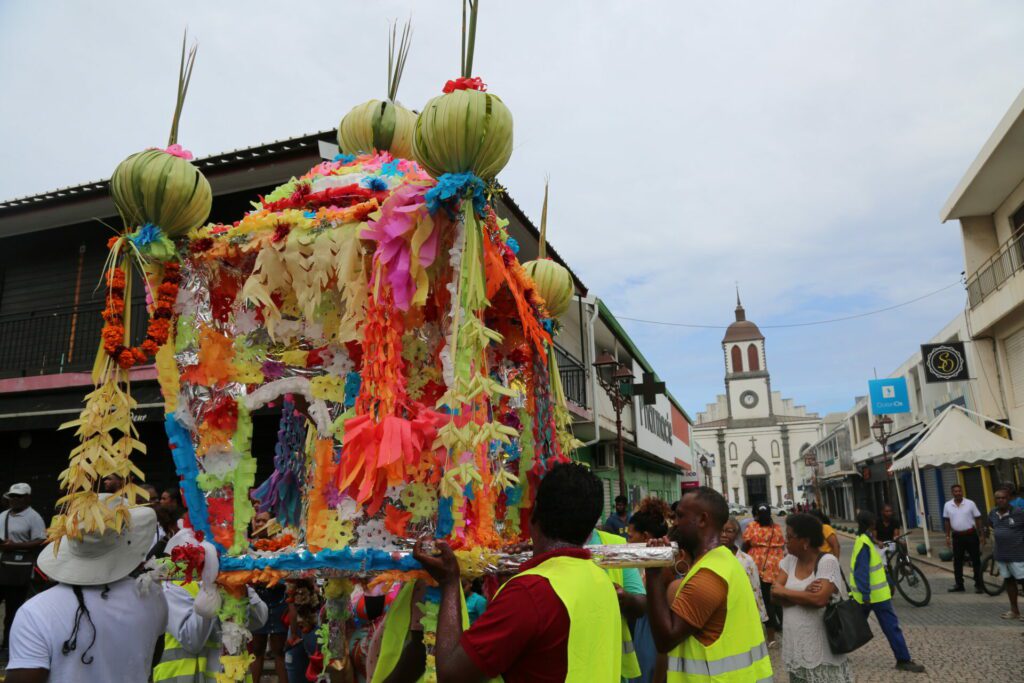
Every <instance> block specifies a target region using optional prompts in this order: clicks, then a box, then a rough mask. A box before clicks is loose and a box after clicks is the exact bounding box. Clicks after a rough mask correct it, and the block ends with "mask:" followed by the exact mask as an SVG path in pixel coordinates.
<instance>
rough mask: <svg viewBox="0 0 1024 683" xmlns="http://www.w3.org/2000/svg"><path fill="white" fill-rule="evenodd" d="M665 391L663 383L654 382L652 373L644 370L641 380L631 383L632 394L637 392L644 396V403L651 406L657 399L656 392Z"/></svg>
mask: <svg viewBox="0 0 1024 683" xmlns="http://www.w3.org/2000/svg"><path fill="white" fill-rule="evenodd" d="M664 393H665V383H664V382H655V381H654V373H651V372H645V373H644V378H643V381H641V382H637V383H636V384H634V385H633V395H634V396H635V395H637V394H639V395H640V396H643V398H644V405H645V406H651V405H654V402H655V401H656V400H657V399H658V394H664Z"/></svg>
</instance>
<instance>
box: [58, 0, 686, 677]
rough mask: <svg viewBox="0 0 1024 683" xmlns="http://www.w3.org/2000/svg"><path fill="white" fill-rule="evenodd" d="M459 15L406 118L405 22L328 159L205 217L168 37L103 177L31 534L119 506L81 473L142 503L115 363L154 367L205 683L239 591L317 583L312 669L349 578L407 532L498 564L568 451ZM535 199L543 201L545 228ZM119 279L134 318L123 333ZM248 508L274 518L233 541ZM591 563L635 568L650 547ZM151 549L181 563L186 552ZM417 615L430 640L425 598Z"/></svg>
mask: <svg viewBox="0 0 1024 683" xmlns="http://www.w3.org/2000/svg"><path fill="white" fill-rule="evenodd" d="M469 4H470V8H469V17H468V28H466V29H465V30H464V47H463V55H464V57H463V68H462V74H461V76H460V77H459V78H457V79H454V80H451V81H448V82H447V83H446V84H445V86H444V89H443V93H442V94H440V95H439V96H437V97H435V98H434V99H432V100H430V101H429V102H428V103H427V104H426V106H425V107H424V108H423V111H422V112H421V113H420V114H419V115H418V116H417V115H416V114H415V113H413V112H411V111H410V110H408V109H406V108H404V107H402V106H401V105H400V104H399V103H398V102H397V100H396V97H397V91H398V83H399V79H400V77H401V72H402V68H403V66H404V63H405V60H406V56H407V54H408V49H409V33H408V26H406V29H405V31H404V32H403V34H402V36H401V38H400V39H399V38H398V36H397V34H396V32H395V31H393V32H392V34H391V46H390V50H389V56H390V59H389V65H390V68H389V78H388V97H387V99H385V100H370V101H369V102H366V103H364V104H361V105H359V106H357V107H355V108H354V109H353V110H352V111H350V112H349V113H348V114H346V115H345V117H344V118H343V119H342V121H341V124H340V125H339V128H338V142H339V147H340V149H341V153H340V154H338V155H337V157H335V158H334V159H333V160H330V161H324V162H323V163H320V164H318V165H317V166H315V167H313V168H312V169H310V170H309V171H308V172H307V173H305V174H304V175H302V176H301V177H298V178H292V179H291V180H290V181H288V182H287V183H285V184H283V185H281V186H280V187H278V188H276V189H275V190H274V191H273V192H271V193H270V194H268V195H266V196H262V197H259V198H257V199H256V201H254V202H253V208H252V210H251V211H249V212H248V213H246V214H245V215H244V216H240V217H239V218H238V220H237V221H235V222H232V223H208V222H207V217H208V214H209V211H210V206H211V191H210V186H209V184H208V183H207V181H206V179H205V178H204V177H203V175H202V173H200V171H199V170H198V169H197V168H196V167H195V166H193V165H192V164H191V163H190V162H189V159H190V158H191V155H190V154H188V153H187V152H186V151H184V150H183V149H182V148H181V147H180V146H179V145H178V144H177V140H176V131H177V127H178V120H179V117H180V115H181V111H182V106H183V102H184V98H185V94H186V91H187V88H188V84H189V79H190V77H191V71H192V65H193V63H194V60H195V48H193V49H192V50H191V51H187V50H186V49H185V44H184V43H183V46H182V57H181V67H180V78H179V83H180V85H179V91H178V99H177V105H176V109H175V115H174V119H173V121H174V123H173V126H172V132H171V136H170V140H169V143H168V146H167V148H165V149H150V150H145V151H143V152H140V153H138V154H135V155H132V156H131V157H129V158H128V159H126V160H125V161H124V162H122V164H121V165H120V166H118V168H117V170H116V171H115V174H114V177H113V179H112V181H111V192H112V194H113V197H114V200H115V203H116V205H117V207H118V210H119V211H120V213H121V215H122V218H123V221H124V230H123V232H122V233H120V234H119V235H117V236H115V237H113V238H112V239H111V241H110V258H109V261H108V265H107V268H106V274H105V282H104V284H105V286H106V287H107V298H106V303H107V306H106V310H105V311H104V313H103V315H104V320H105V322H106V327H105V328H104V331H103V340H102V348H101V349H100V351H99V355H98V358H97V364H96V369H95V372H94V380H95V384H96V387H95V389H94V391H93V392H92V393H91V394H90V395H89V396H88V398H87V401H86V406H85V409H84V410H83V412H82V415H81V417H80V418H79V419H78V420H76V421H74V422H73V423H70V425H69V426H72V427H75V428H77V430H78V435H79V438H80V441H81V445H80V446H79V447H78V448H76V449H75V450H74V451H73V453H72V454H71V462H70V465H69V468H68V469H67V470H66V471H65V472H64V473H63V474H62V484H63V485H64V486H65V488H66V490H67V494H66V496H65V497H64V498H63V499H62V500H61V506H62V509H61V512H60V514H59V515H58V516H57V517H56V518H55V520H54V524H53V527H52V529H51V534H52V535H53V536H54V537H57V538H59V537H62V536H76V535H79V534H81V533H82V532H84V531H90V530H100V529H103V528H105V527H110V528H113V529H119V528H120V526H121V525H122V524H123V523H124V508H123V507H122V508H108V507H107V506H105V505H101V504H100V503H99V498H98V494H97V492H98V489H99V482H100V480H101V479H102V478H103V477H104V476H107V475H109V474H118V475H120V476H121V477H122V479H123V480H124V482H125V483H124V486H123V489H122V490H121V491H120V492H119V495H120V497H122V498H123V499H124V506H130V505H133V504H136V503H137V502H139V500H140V498H141V496H144V495H145V494H144V493H143V492H142V490H141V489H140V488H139V487H138V484H137V483H133V477H134V480H135V482H137V481H138V479H139V478H141V472H139V471H138V470H137V469H136V468H135V467H134V466H133V465H132V463H131V458H130V456H131V453H132V452H133V451H140V450H142V449H143V448H144V446H143V444H141V443H140V442H139V441H138V440H137V438H136V435H135V432H134V429H133V427H132V423H131V419H130V413H131V410H132V407H133V405H134V402H133V399H132V398H131V391H130V383H129V370H130V369H131V368H132V367H133V366H135V365H138V364H145V363H150V362H155V364H156V368H157V370H158V376H159V382H160V387H161V390H162V393H163V397H164V402H165V406H166V432H167V437H168V439H169V442H170V444H171V448H172V453H173V458H174V463H175V467H176V470H177V473H178V475H179V477H180V480H181V489H182V491H183V494H184V499H185V502H186V504H187V507H188V511H189V513H188V520H189V523H190V524H191V527H192V528H193V529H194V530H195V533H196V536H197V537H198V538H201V539H202V538H205V539H206V540H207V541H209V542H211V543H212V544H213V545H214V546H215V548H216V550H217V552H218V554H219V556H220V557H219V569H220V574H219V578H218V584H219V586H220V588H221V592H222V606H221V608H220V613H219V615H220V618H221V622H222V623H223V624H224V643H223V648H224V650H223V655H222V657H221V662H222V663H223V666H224V673H223V674H222V680H224V681H235V680H239V681H240V680H243V678H244V675H245V672H246V670H247V668H248V665H249V662H250V661H251V656H250V655H249V654H248V653H247V651H246V648H245V645H246V642H247V639H248V633H247V631H245V623H246V619H245V605H246V601H245V599H244V587H245V585H246V584H251V583H253V582H260V583H274V582H276V581H280V580H282V579H284V578H286V577H305V578H310V577H313V578H316V579H318V580H319V581H321V582H322V583H323V589H324V590H323V592H324V597H325V599H326V602H325V608H324V609H323V610H321V612H320V624H319V630H318V638H319V645H320V649H321V651H322V653H323V654H324V661H325V662H326V663H327V664H328V665H327V666H325V669H324V674H323V676H324V677H325V679H326V678H327V677H328V676H330V674H331V671H332V667H333V669H334V670H336V669H338V668H340V667H342V666H344V662H345V654H346V652H345V648H346V642H347V641H346V639H345V637H344V633H343V629H344V624H345V621H346V619H347V618H348V616H349V615H348V609H349V600H348V597H349V594H350V592H351V591H352V589H353V585H354V584H355V583H359V584H363V585H364V586H370V587H372V586H378V585H382V584H384V585H390V584H393V583H394V582H405V581H410V580H413V579H424V578H426V575H425V573H424V572H422V571H421V570H420V569H419V566H418V564H417V563H416V561H415V560H414V559H413V558H412V556H411V547H412V544H413V542H414V540H415V539H416V538H420V537H422V536H424V535H428V536H430V537H432V538H436V539H444V540H446V541H447V542H448V543H450V544H451V545H452V547H453V548H455V549H456V554H457V556H458V558H459V562H460V566H461V568H462V572H463V573H464V574H465V575H467V576H479V575H481V574H484V573H487V572H492V573H493V572H498V571H506V572H507V571H513V570H514V569H515V567H516V566H517V564H518V563H519V562H520V561H521V560H522V559H523V557H522V555H521V554H515V553H505V552H503V551H502V549H503V548H505V547H506V546H508V545H509V544H515V543H518V542H521V541H526V540H528V539H529V533H528V530H529V526H528V520H529V517H530V509H531V505H532V500H533V495H534V492H535V491H536V487H537V484H538V482H539V481H540V479H541V478H542V477H543V476H544V473H545V472H546V471H547V470H548V469H549V468H551V467H552V466H553V465H555V464H556V463H560V462H566V461H568V460H569V459H570V458H571V457H572V451H573V449H574V448H575V445H576V443H577V442H576V441H575V439H574V438H573V435H572V433H571V430H570V426H571V420H570V418H569V414H568V412H567V409H566V406H565V398H564V395H563V393H562V389H561V384H560V382H559V375H558V369H557V366H556V365H555V359H554V349H553V343H552V336H553V334H555V332H556V330H557V326H558V316H559V315H560V314H561V313H564V311H565V310H566V307H567V306H568V305H569V302H570V301H571V299H572V296H573V292H574V290H573V286H574V285H573V281H572V278H571V276H570V275H569V273H568V271H567V270H566V269H565V268H563V267H562V266H559V265H558V264H556V263H554V262H553V261H551V260H549V259H546V258H545V257H544V252H543V247H542V250H541V257H540V259H538V260H537V261H534V262H531V263H528V264H525V265H524V264H522V263H520V261H519V259H518V258H517V252H518V249H519V247H518V245H517V244H516V241H515V240H514V239H512V238H511V237H510V236H509V234H508V232H507V230H506V222H505V221H503V220H502V219H500V218H499V217H498V216H497V214H496V213H495V211H494V208H493V203H494V200H495V198H496V196H497V195H498V193H499V192H500V191H501V190H500V188H499V187H498V186H497V185H496V183H495V182H494V178H495V176H496V174H497V173H498V172H499V171H500V170H501V169H502V168H503V167H504V165H505V164H506V162H507V161H508V159H509V157H510V155H511V151H512V116H511V113H510V112H509V110H508V108H507V107H506V106H505V105H504V104H503V103H502V101H501V99H500V98H498V97H497V96H496V95H494V94H493V93H491V92H489V91H488V90H487V87H486V86H485V84H484V83H483V82H482V81H481V79H480V78H477V77H474V76H473V75H472V62H473V44H474V34H475V27H476V2H472V3H469ZM546 205H547V191H546V190H545V207H544V215H545V218H544V220H543V221H542V225H544V226H546V213H547V211H546V209H547V206H546ZM545 231H546V227H545V229H544V230H542V232H545ZM542 244H543V239H542ZM135 286H142V287H144V288H145V291H146V298H147V304H148V312H149V320H148V324H147V330H146V336H145V339H144V340H143V341H142V342H141V343H140V344H139V345H136V346H133V345H132V344H131V339H130V335H129V331H130V329H131V325H130V321H129V320H128V319H127V315H128V311H129V310H130V307H129V306H126V302H127V301H130V300H131V289H132V287H135ZM267 407H273V408H274V409H275V410H277V409H279V410H280V426H279V431H278V434H277V443H276V446H275V449H274V456H273V473H272V475H271V476H270V477H269V478H268V479H267V480H266V481H263V482H257V481H256V460H255V458H254V457H253V455H252V414H253V413H254V412H255V411H257V410H261V409H263V410H266V409H267ZM256 510H259V511H267V512H270V513H271V514H272V515H273V517H274V518H275V519H276V521H277V522H278V523H279V524H280V526H281V527H282V528H283V532H282V533H281V534H278V535H277V536H275V537H273V538H270V539H267V538H260V539H258V540H257V539H255V538H253V537H252V535H251V529H250V521H251V519H252V517H253V514H254V511H256ZM659 552H660V553H661V555H665V557H662V556H661V555H658V553H659ZM666 552H667V553H668V554H667V555H666ZM598 556H599V557H602V558H604V561H606V562H608V563H609V564H615V563H618V565H619V566H622V565H623V563H628V564H632V566H637V564H642V563H644V562H653V563H662V564H663V563H665V561H666V559H668V558H670V557H671V551H670V550H668V551H666V550H661V549H659V550H657V551H655V550H654V549H652V550H651V551H650V552H648V554H646V555H644V554H643V553H640V554H637V553H632V554H631V553H629V552H628V551H624V547H623V546H609V547H608V548H607V549H605V551H603V552H602V551H599V552H598ZM172 561H174V562H176V564H174V565H173V566H172V570H173V571H177V572H178V573H181V572H193V571H198V570H200V569H201V568H202V567H201V565H202V563H203V556H202V553H198V552H189V551H188V550H187V548H186V549H182V550H179V551H178V552H176V554H175V556H174V557H173V558H172ZM423 613H424V627H425V631H426V633H427V643H428V645H429V643H430V642H431V641H430V637H431V633H432V628H433V623H434V617H435V616H436V604H431V603H430V599H429V597H428V599H427V603H426V604H425V605H424V607H423ZM428 652H429V648H428ZM430 676H431V669H430V660H429V657H428V679H429V678H430Z"/></svg>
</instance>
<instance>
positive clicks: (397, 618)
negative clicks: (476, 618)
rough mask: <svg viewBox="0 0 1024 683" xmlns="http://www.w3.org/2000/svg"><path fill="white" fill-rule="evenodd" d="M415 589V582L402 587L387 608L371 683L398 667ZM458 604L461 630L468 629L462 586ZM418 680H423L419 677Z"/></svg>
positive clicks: (410, 617)
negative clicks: (460, 610)
mask: <svg viewBox="0 0 1024 683" xmlns="http://www.w3.org/2000/svg"><path fill="white" fill-rule="evenodd" d="M415 589H416V582H415V581H410V582H408V583H406V584H405V585H404V586H402V589H401V590H400V591H398V595H396V596H395V599H394V600H393V601H392V602H391V606H390V607H388V612H387V614H386V615H385V616H384V625H383V626H382V627H381V628H383V629H384V630H383V632H382V633H381V639H380V654H379V655H378V656H377V666H376V668H375V669H374V670H373V677H372V678H371V679H370V682H371V683H381V682H382V681H383V680H384V679H385V678H387V677H388V676H389V675H391V672H392V671H394V670H395V667H396V666H398V660H399V659H400V658H401V656H402V649H403V648H404V647H405V640H406V638H407V637H408V636H409V626H410V622H411V621H412V596H413V592H414V591H415ZM459 602H460V603H461V605H462V630H466V629H468V628H469V612H468V611H467V610H466V596H465V595H464V594H463V593H462V586H461V585H460V586H459ZM418 680H420V681H422V680H424V679H423V677H422V676H421V677H420V678H419V679H418Z"/></svg>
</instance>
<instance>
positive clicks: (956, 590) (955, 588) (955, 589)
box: [947, 586, 964, 593]
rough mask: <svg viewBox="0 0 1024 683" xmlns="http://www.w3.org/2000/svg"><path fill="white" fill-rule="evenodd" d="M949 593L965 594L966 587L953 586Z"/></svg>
mask: <svg viewBox="0 0 1024 683" xmlns="http://www.w3.org/2000/svg"><path fill="white" fill-rule="evenodd" d="M947 592H949V593H963V592H964V587H963V586H953V587H952V588H950V589H949V590H948V591H947Z"/></svg>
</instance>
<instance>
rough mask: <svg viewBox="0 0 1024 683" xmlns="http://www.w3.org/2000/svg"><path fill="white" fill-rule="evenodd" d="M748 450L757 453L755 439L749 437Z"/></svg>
mask: <svg viewBox="0 0 1024 683" xmlns="http://www.w3.org/2000/svg"><path fill="white" fill-rule="evenodd" d="M750 452H751V453H757V439H755V438H754V437H750Z"/></svg>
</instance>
